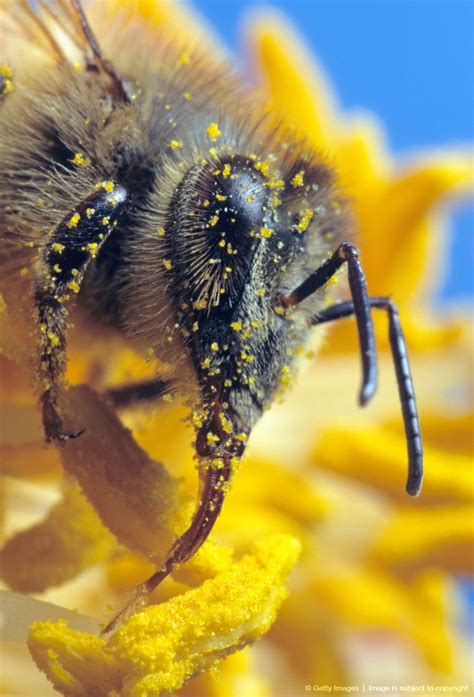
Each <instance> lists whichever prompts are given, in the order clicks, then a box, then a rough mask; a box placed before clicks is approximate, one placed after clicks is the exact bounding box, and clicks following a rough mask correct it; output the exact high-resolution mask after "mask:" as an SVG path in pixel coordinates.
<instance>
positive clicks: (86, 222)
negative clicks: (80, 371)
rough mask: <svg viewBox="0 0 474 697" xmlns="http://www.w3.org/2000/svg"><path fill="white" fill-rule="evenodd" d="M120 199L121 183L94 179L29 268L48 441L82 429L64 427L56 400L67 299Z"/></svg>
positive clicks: (105, 233) (110, 225)
mask: <svg viewBox="0 0 474 697" xmlns="http://www.w3.org/2000/svg"><path fill="white" fill-rule="evenodd" d="M126 201H127V191H126V190H125V189H124V188H123V187H122V186H119V185H118V184H115V183H114V182H112V181H106V182H102V183H101V184H100V185H98V187H97V191H95V192H94V193H93V194H91V195H90V196H88V197H87V198H86V199H85V200H84V201H82V202H81V203H80V205H79V206H78V207H77V208H76V210H74V211H73V212H72V213H70V214H68V215H67V216H66V217H65V218H64V219H63V220H62V221H61V222H60V223H59V225H58V226H57V227H56V229H55V230H54V232H53V233H52V235H51V237H50V238H49V240H48V242H47V244H46V245H45V247H44V250H43V254H42V256H41V259H40V260H39V262H38V265H37V268H36V270H35V279H36V280H35V301H36V306H37V309H38V321H39V343H40V380H41V388H42V395H41V405H42V413H43V427H44V432H45V435H46V439H47V440H48V441H64V440H67V439H69V438H75V437H77V436H78V435H80V434H81V433H82V431H72V432H67V431H65V430H64V428H63V424H62V420H61V417H60V415H59V413H58V406H57V404H58V396H59V391H60V388H61V385H62V382H63V379H64V373H65V369H66V362H67V360H66V334H67V318H68V309H67V305H68V302H69V301H70V299H71V297H73V296H74V295H76V294H77V293H79V291H80V289H81V285H82V281H83V279H84V275H85V273H86V271H87V268H88V267H89V265H90V263H91V261H92V260H93V259H95V258H96V256H97V255H98V254H99V253H100V250H101V248H102V246H103V244H104V242H105V241H106V239H107V238H108V237H109V235H110V234H111V233H112V231H113V229H114V227H115V226H116V225H117V222H118V220H119V218H120V215H121V214H122V213H123V210H124V207H125V203H126Z"/></svg>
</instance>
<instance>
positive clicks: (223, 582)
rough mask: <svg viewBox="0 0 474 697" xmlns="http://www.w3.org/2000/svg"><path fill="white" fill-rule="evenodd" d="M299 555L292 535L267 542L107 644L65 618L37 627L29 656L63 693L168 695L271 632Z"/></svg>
mask: <svg viewBox="0 0 474 697" xmlns="http://www.w3.org/2000/svg"><path fill="white" fill-rule="evenodd" d="M298 553H299V544H298V542H297V541H296V540H295V539H294V538H291V537H288V536H283V535H281V536H278V535H275V536H273V537H271V538H268V539H266V540H265V542H264V543H260V544H258V545H256V546H255V548H254V550H253V552H252V554H251V555H248V556H245V557H244V558H243V559H241V560H240V561H239V562H238V563H237V564H235V565H234V566H233V567H232V568H230V569H228V570H227V571H224V572H223V573H221V574H219V575H218V576H216V577H215V578H214V579H212V580H209V581H206V582H205V583H203V584H202V585H201V586H200V587H199V588H196V589H194V590H191V591H188V592H187V593H185V594H184V595H180V596H177V597H175V598H172V599H171V600H169V601H168V602H166V603H163V604H162V605H155V606H151V607H149V608H147V609H146V610H145V611H144V612H141V613H138V614H136V615H134V616H133V617H131V618H130V619H129V620H127V621H126V622H125V624H124V625H123V626H122V627H121V628H120V629H119V630H118V631H117V633H116V634H114V635H113V636H112V637H111V638H110V639H108V640H107V641H106V640H105V639H103V638H99V637H96V636H93V635H90V634H81V633H79V632H74V631H72V630H70V629H69V628H68V627H67V624H66V623H65V622H62V621H59V622H55V623H54V622H36V623H35V624H34V625H33V626H32V628H31V632H30V638H29V642H28V645H29V648H30V651H31V654H32V656H33V658H34V659H35V661H36V663H37V664H38V666H39V667H40V669H41V670H43V671H44V672H45V673H46V675H47V676H48V678H49V679H50V680H51V682H53V684H54V686H55V687H56V689H57V690H58V691H59V692H62V693H63V694H64V695H75V696H76V697H81V696H83V697H89V695H91V694H95V695H97V697H101V696H103V697H106V695H107V694H108V693H109V692H110V691H111V690H114V689H115V690H117V691H119V692H120V694H124V695H125V694H126V695H129V697H138V696H139V695H144V694H153V695H157V696H158V695H160V694H169V693H171V692H173V691H175V690H177V689H179V688H180V687H181V686H182V685H183V684H184V683H185V682H187V681H188V680H189V679H190V678H191V677H193V676H194V675H196V674H199V673H201V672H203V671H205V670H208V669H209V668H211V667H212V666H215V665H216V663H217V662H218V661H219V660H220V659H222V658H223V657H225V656H226V655H228V654H230V653H233V652H234V651H238V650H239V649H241V648H242V647H243V646H245V645H246V644H248V643H251V642H253V641H255V640H256V639H257V638H259V637H260V636H262V634H264V633H265V632H266V631H267V630H268V628H269V627H270V625H271V624H272V623H273V621H274V619H275V616H276V612H277V610H278V608H279V606H280V605H281V602H282V601H283V599H284V598H285V596H286V591H285V589H284V583H285V581H286V577H287V576H288V574H289V572H290V571H291V569H292V567H293V566H294V564H295V562H296V559H297V557H298ZM210 609H211V610H210Z"/></svg>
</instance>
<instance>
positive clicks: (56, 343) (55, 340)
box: [47, 332, 59, 346]
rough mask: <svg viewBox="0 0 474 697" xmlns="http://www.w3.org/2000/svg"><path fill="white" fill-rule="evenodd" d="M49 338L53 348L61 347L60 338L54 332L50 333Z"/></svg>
mask: <svg viewBox="0 0 474 697" xmlns="http://www.w3.org/2000/svg"><path fill="white" fill-rule="evenodd" d="M47 337H48V339H49V341H50V343H51V345H52V346H59V337H58V336H57V335H56V334H53V332H48V334H47Z"/></svg>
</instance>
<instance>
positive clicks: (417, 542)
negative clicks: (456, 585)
mask: <svg viewBox="0 0 474 697" xmlns="http://www.w3.org/2000/svg"><path fill="white" fill-rule="evenodd" d="M471 477H472V475H471ZM473 545H474V525H473V515H472V507H471V506H434V507H432V508H422V509H420V510H411V509H405V510H401V511H398V512H396V513H395V514H394V516H393V517H392V518H391V519H389V520H388V522H387V525H386V526H385V527H384V528H383V529H382V530H381V532H380V536H379V537H378V539H377V540H376V542H375V545H374V548H373V550H372V556H373V557H374V558H375V559H377V560H378V561H380V562H383V564H384V565H386V566H389V567H391V568H393V569H395V570H397V571H399V572H403V573H407V572H413V570H417V569H422V568H426V567H428V568H429V567H435V568H445V569H450V570H451V571H452V572H454V573H458V574H466V575H468V574H472V573H473V572H474V558H473V554H472V549H473Z"/></svg>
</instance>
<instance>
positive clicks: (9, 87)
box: [0, 63, 15, 95]
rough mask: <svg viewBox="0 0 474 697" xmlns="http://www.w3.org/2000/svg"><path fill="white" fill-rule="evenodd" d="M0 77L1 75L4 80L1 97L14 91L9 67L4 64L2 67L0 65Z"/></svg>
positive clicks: (0, 92) (11, 72)
mask: <svg viewBox="0 0 474 697" xmlns="http://www.w3.org/2000/svg"><path fill="white" fill-rule="evenodd" d="M0 75H2V76H3V78H4V80H3V85H2V89H1V91H0V94H3V95H5V94H10V93H11V92H13V90H14V89H15V85H14V84H13V80H12V78H13V71H12V69H11V68H10V66H9V65H7V64H6V63H4V64H3V65H0Z"/></svg>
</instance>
